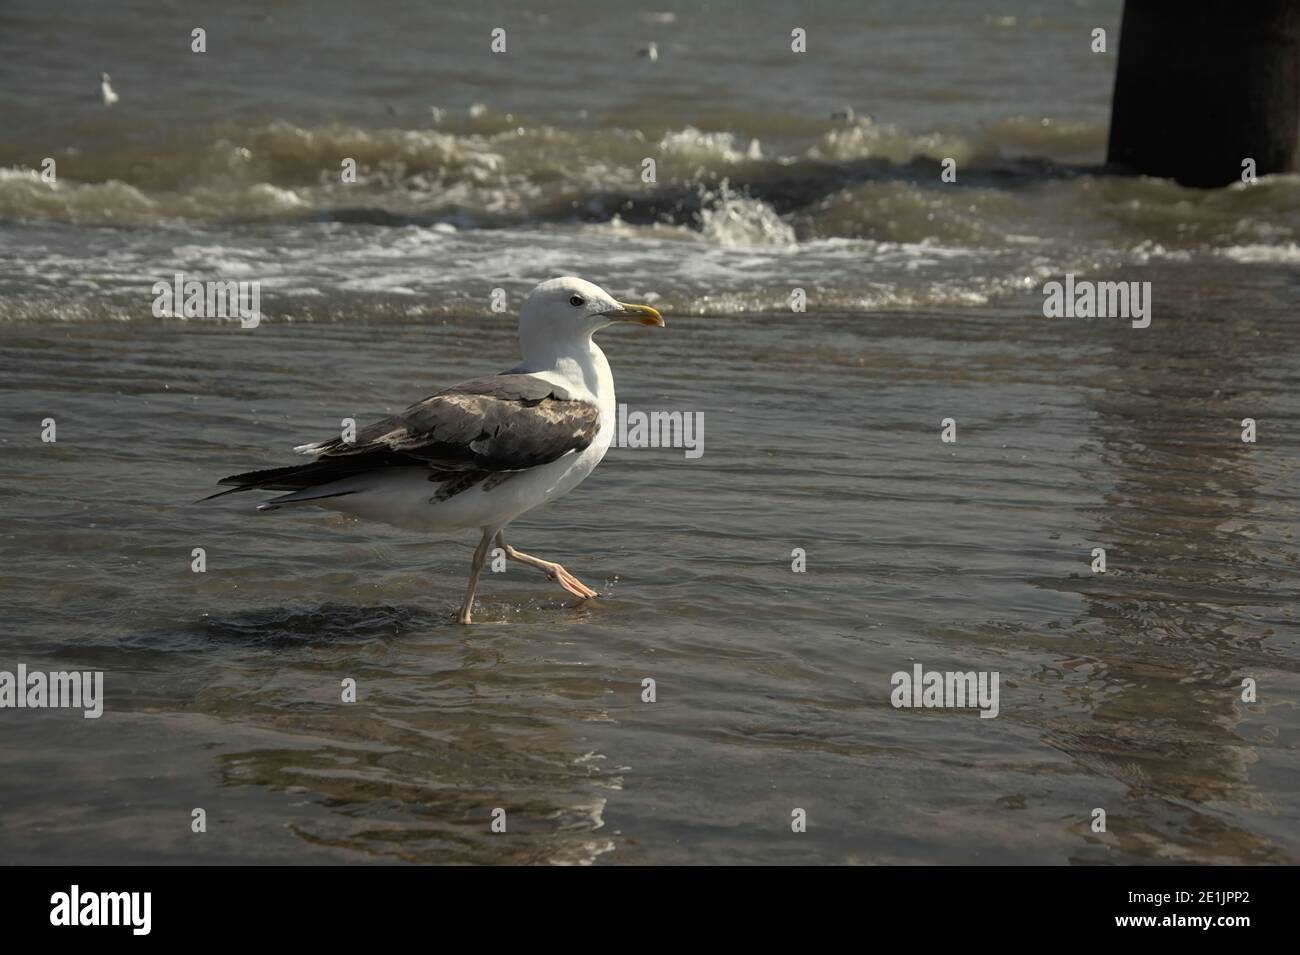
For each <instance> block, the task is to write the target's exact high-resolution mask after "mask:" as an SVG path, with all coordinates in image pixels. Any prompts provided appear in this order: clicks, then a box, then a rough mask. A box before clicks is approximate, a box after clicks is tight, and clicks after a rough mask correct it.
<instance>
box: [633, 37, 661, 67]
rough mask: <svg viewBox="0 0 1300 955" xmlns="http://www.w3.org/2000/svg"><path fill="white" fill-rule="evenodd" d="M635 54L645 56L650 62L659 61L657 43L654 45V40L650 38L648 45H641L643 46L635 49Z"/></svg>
mask: <svg viewBox="0 0 1300 955" xmlns="http://www.w3.org/2000/svg"><path fill="white" fill-rule="evenodd" d="M636 55H637V56H641V57H645V58H646V59H647V60H649V61H650V62H651V63H658V62H659V47H658V46H657V45H655V42H654V41H653V40H651V41H650V45H649V46H643V47H641V48H640V49H638V50H637V51H636Z"/></svg>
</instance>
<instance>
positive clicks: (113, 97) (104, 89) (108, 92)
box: [99, 73, 118, 106]
mask: <svg viewBox="0 0 1300 955" xmlns="http://www.w3.org/2000/svg"><path fill="white" fill-rule="evenodd" d="M99 98H100V99H101V100H103V102H104V105H105V106H112V105H113V104H114V103H116V102H117V100H118V95H117V94H116V93H114V92H113V87H112V86H111V85H110V84H109V81H108V74H107V73H100V74H99Z"/></svg>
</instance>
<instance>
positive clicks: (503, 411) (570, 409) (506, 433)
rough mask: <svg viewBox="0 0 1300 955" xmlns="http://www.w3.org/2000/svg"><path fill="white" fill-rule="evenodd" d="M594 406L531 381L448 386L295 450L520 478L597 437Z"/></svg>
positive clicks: (496, 379) (508, 378) (515, 378)
mask: <svg viewBox="0 0 1300 955" xmlns="http://www.w3.org/2000/svg"><path fill="white" fill-rule="evenodd" d="M598 415H599V410H598V409H597V407H596V406H595V405H594V404H592V403H590V402H587V401H579V400H576V399H574V398H573V397H572V396H571V395H570V394H569V392H568V391H566V390H565V389H563V388H561V387H559V386H558V385H553V384H551V383H550V382H547V381H543V380H542V379H540V378H535V377H533V376H532V375H494V376H491V377H487V378H475V379H473V380H471V381H466V382H462V383H461V384H459V385H453V386H452V387H451V388H447V389H445V390H444V391H440V392H438V393H437V394H436V395H431V396H430V397H428V398H425V399H424V400H423V401H419V402H416V403H415V404H413V405H411V406H410V407H409V408H407V409H406V410H405V411H403V412H401V413H400V414H395V415H393V416H392V417H389V418H385V419H383V420H382V421H378V422H376V423H375V424H372V425H370V426H369V427H366V428H363V429H362V430H361V431H359V432H358V433H357V436H356V440H355V441H353V442H350V443H349V442H346V441H344V440H343V439H342V438H334V439H332V440H330V441H324V442H321V443H320V444H314V445H306V446H304V447H302V448H299V449H298V450H300V451H302V452H303V453H305V454H317V455H320V456H321V457H322V458H342V457H353V456H358V455H379V456H383V457H384V458H385V459H388V458H390V457H391V456H392V455H399V456H401V457H404V458H409V459H410V460H411V463H426V464H428V465H429V466H430V467H431V468H433V469H435V470H440V471H443V470H450V471H459V470H466V471H522V470H525V469H527V468H535V467H537V466H538V465H541V464H548V463H550V462H551V461H554V460H556V459H557V458H560V457H562V456H563V455H565V454H568V453H570V452H574V451H581V450H583V449H584V448H586V447H587V446H588V445H589V444H591V442H592V439H593V438H594V437H595V436H596V419H597V417H598Z"/></svg>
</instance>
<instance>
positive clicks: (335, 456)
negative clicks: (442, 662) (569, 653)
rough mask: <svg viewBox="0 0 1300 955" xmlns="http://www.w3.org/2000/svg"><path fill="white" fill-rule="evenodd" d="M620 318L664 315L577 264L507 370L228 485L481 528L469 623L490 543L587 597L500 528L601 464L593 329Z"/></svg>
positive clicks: (605, 421)
mask: <svg viewBox="0 0 1300 955" xmlns="http://www.w3.org/2000/svg"><path fill="white" fill-rule="evenodd" d="M615 322H633V323H636V324H640V325H657V326H662V325H663V324H664V320H663V317H662V316H661V315H660V314H659V312H658V311H656V310H655V309H653V308H651V307H650V306H649V305H627V304H624V303H622V302H618V301H616V300H615V299H614V298H613V296H611V295H610V294H609V293H608V292H606V291H605V290H604V289H602V288H601V287H600V286H598V285H593V284H592V283H591V282H587V281H584V280H583V279H580V278H574V277H572V276H568V277H564V278H555V279H551V280H549V281H547V282H543V283H542V284H541V285H538V286H537V287H536V288H535V289H533V290H532V292H531V293H529V295H528V298H527V300H526V301H525V302H524V304H523V308H522V309H520V312H519V348H520V352H521V354H522V355H523V361H522V362H520V363H519V364H518V365H515V366H514V367H513V368H511V369H509V370H508V371H504V372H502V373H501V374H499V375H489V376H487V377H483V378H474V379H471V380H469V381H464V382H461V383H460V384H458V385H453V386H452V387H450V388H445V389H443V390H442V391H439V392H438V393H437V394H435V395H432V396H430V397H428V398H425V399H424V400H423V401H417V402H416V403H415V404H413V405H411V406H410V407H409V408H407V409H406V410H405V411H403V412H401V413H400V414H396V415H393V416H392V417H389V418H385V419H383V420H382V421H378V422H376V423H375V424H372V425H370V426H368V427H366V428H363V429H361V430H360V431H358V432H357V433H356V434H355V436H354V437H353V440H350V441H349V440H344V438H343V437H338V438H331V439H329V440H327V441H320V442H317V443H315V444H304V445H300V446H299V447H297V448H295V449H294V450H295V451H298V452H299V453H302V454H310V455H313V456H314V458H315V459H314V460H313V461H311V462H310V463H308V464H299V465H293V466H290V467H282V468H270V469H267V470H261V471H249V472H247V473H245V474H235V475H232V476H230V477H227V478H222V479H221V480H220V481H218V482H217V483H218V485H221V486H230V490H227V491H218V492H217V493H216V494H213V495H212V496H211V497H207V498H204V500H205V501H206V500H211V499H212V498H214V497H221V496H223V495H225V494H234V493H236V492H239V491H251V490H255V489H256V490H271V491H287V492H288V493H286V494H281V495H279V496H278V497H273V498H270V499H269V500H267V501H265V502H263V503H262V504H259V505H258V508H257V509H258V510H259V511H273V510H278V509H279V508H283V507H289V506H294V507H297V506H301V505H315V506H318V507H324V508H328V509H330V510H335V511H341V512H343V513H345V514H352V515H355V516H356V517H360V518H362V519H364V520H371V521H380V522H383V523H386V524H390V525H393V526H396V527H402V528H407V529H411V530H417V531H424V532H432V533H441V532H447V531H456V530H469V529H476V530H478V531H479V532H480V534H481V537H480V539H479V543H478V547H477V548H475V550H474V557H473V560H472V562H471V563H470V574H469V589H468V591H467V592H466V594H465V600H464V603H463V604H462V605H461V608H460V617H459V620H460V622H461V623H462V624H469V623H471V622H472V621H471V611H472V609H473V605H474V591H475V588H476V587H477V585H478V578H479V574H480V572H481V571H482V570H483V562H484V560H485V559H486V557H487V554H488V548H489V546H490V545H491V543H492V541H493V540H495V541H496V545H497V547H499V548H501V549H502V551H503V553H504V554H505V557H506V559H508V560H513V561H518V562H519V563H522V564H527V565H529V566H531V567H536V568H538V569H539V570H541V571H543V572H544V573H545V574H546V576H547V577H549V578H550V579H551V580H553V581H555V582H556V583H558V584H559V585H560V586H561V587H563V588H564V589H565V590H566V591H568V592H569V593H570V594H572V595H573V596H575V597H578V598H579V599H586V598H589V597H595V596H596V591H594V590H592V589H591V588H590V587H588V586H587V585H586V584H584V583H583V582H582V581H580V580H579V579H578V578H577V577H574V576H573V575H572V574H570V573H569V572H568V571H567V570H565V569H564V568H563V567H562V566H560V565H559V564H557V563H553V562H552V561H549V560H543V559H542V558H540V557H533V556H531V555H529V554H525V553H522V552H520V551H517V550H515V549H514V548H513V547H511V546H510V545H509V544H507V543H506V540H505V536H504V534H503V531H504V529H505V528H506V526H507V525H508V524H510V522H511V521H513V520H514V519H515V518H517V517H519V516H520V515H521V514H525V513H527V512H528V511H531V510H532V509H533V508H535V507H540V506H541V505H543V504H546V503H548V502H550V501H553V500H555V499H556V498H557V497H559V496H560V495H562V494H565V493H567V492H569V491H571V490H573V489H574V488H575V487H577V486H578V485H579V484H580V483H582V481H583V479H584V478H586V476H587V475H588V474H590V473H591V472H592V470H593V469H594V468H595V467H596V465H597V464H599V463H600V459H601V458H603V457H604V456H605V452H606V451H607V450H608V449H609V445H610V441H611V439H612V438H613V435H614V429H615V424H616V422H615V415H616V410H615V409H616V405H615V402H614V379H613V377H612V375H611V374H610V370H609V362H608V361H606V359H605V353H604V352H603V351H601V350H600V346H599V345H597V344H596V343H595V342H594V341H592V335H593V334H594V333H595V332H598V331H600V330H601V329H602V328H605V327H606V326H608V325H612V324H614V323H615Z"/></svg>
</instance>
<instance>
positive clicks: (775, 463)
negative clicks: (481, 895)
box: [0, 265, 1300, 864]
mask: <svg viewBox="0 0 1300 955" xmlns="http://www.w3.org/2000/svg"><path fill="white" fill-rule="evenodd" d="M1121 277H1122V278H1123V279H1125V280H1134V279H1144V278H1150V279H1152V280H1153V281H1154V283H1155V287H1156V289H1157V294H1158V295H1160V292H1161V290H1162V289H1177V290H1178V295H1177V299H1178V301H1177V302H1173V301H1169V299H1171V298H1173V297H1174V296H1173V294H1172V293H1168V294H1166V295H1165V296H1164V297H1163V298H1160V299H1158V302H1159V304H1158V306H1157V312H1156V316H1155V319H1154V321H1153V323H1152V326H1151V328H1149V329H1146V330H1134V329H1131V328H1129V327H1128V324H1127V323H1126V322H1122V321H1113V320H1111V321H1104V320H1094V321H1092V322H1084V321H1082V320H1076V321H1069V320H1047V319H1044V318H1042V317H1041V313H1040V312H1039V307H1040V305H1041V298H1040V297H1039V296H1038V295H1037V294H1028V295H1024V296H1020V297H1017V298H1014V299H1013V300H1011V301H1009V302H1006V303H1003V304H1001V305H998V306H988V307H979V308H971V309H961V310H958V309H945V310H933V311H924V312H895V313H885V314H840V313H837V314H815V313H809V314H806V315H798V316H795V315H789V314H758V315H755V314H744V315H678V316H673V315H671V314H670V315H668V316H667V318H668V321H669V326H668V328H666V329H664V330H662V332H661V333H658V334H656V333H655V332H656V331H658V330H655V331H651V330H640V329H619V330H614V331H612V332H607V333H605V334H604V336H603V344H604V345H605V348H606V350H607V352H608V354H609V355H610V359H611V362H612V364H613V367H614V373H615V378H616V381H617V383H618V387H619V400H620V401H621V402H624V403H626V404H627V405H628V406H629V407H630V408H645V409H681V410H691V411H701V412H703V413H704V418H705V422H706V428H705V453H704V455H703V456H702V457H701V458H699V459H698V460H687V459H686V458H685V457H684V455H683V453H682V452H681V451H680V450H671V449H659V450H633V449H615V450H613V451H611V452H610V454H609V456H608V457H607V458H606V460H605V462H604V463H603V464H602V465H601V467H600V468H599V469H598V470H597V471H596V473H595V474H594V475H593V476H592V478H590V479H589V480H588V482H587V483H586V484H585V485H584V486H583V487H581V488H580V489H579V490H578V491H576V492H574V493H573V494H571V495H570V496H569V497H567V498H565V499H564V500H562V501H560V502H558V503H557V504H555V505H553V506H551V507H549V508H547V509H545V510H543V511H540V512H535V513H533V514H531V515H528V516H527V517H525V518H524V519H522V520H521V521H519V522H518V523H517V524H516V525H515V527H514V534H513V537H514V540H513V542H514V543H515V544H516V545H517V546H519V547H521V548H522V549H525V550H528V551H531V552H534V553H539V554H542V555H544V556H548V557H551V558H553V559H557V560H560V561H561V562H563V563H564V564H565V565H566V566H567V567H569V569H570V570H572V571H573V572H574V573H576V574H577V575H578V576H580V577H582V578H583V579H584V580H585V581H587V582H588V583H589V584H591V585H593V586H596V587H597V588H598V589H599V590H600V591H601V593H602V597H601V599H599V600H596V601H593V602H590V603H588V604H586V605H583V606H581V607H576V608H575V607H573V606H571V604H570V603H569V601H568V599H567V597H566V595H564V594H563V593H562V592H561V591H560V590H559V589H558V588H557V587H555V586H554V585H552V584H550V583H549V582H548V581H547V580H545V578H543V577H542V576H541V575H540V574H537V573H536V572H532V571H530V570H528V569H527V568H523V569H520V568H517V567H514V566H512V567H511V568H510V569H509V571H508V572H507V573H505V574H503V575H486V579H485V581H484V582H483V584H482V586H481V587H480V592H479V593H480V604H479V609H478V611H477V617H478V619H479V620H481V621H482V623H481V624H480V625H477V626H475V627H473V628H472V629H468V630H467V629H464V628H461V627H459V626H457V625H456V624H455V623H454V612H455V607H456V605H457V602H458V601H459V599H460V596H461V593H462V588H463V585H464V577H465V573H466V569H467V565H468V560H469V555H470V547H471V544H472V542H471V541H469V540H468V539H459V540H453V541H438V540H428V539H424V538H421V537H418V536H416V535H413V534H406V533H403V532H400V531H395V530H392V529H389V528H385V527H377V526H376V527H371V526H366V525H361V524H357V523H354V522H350V521H348V520H346V519H344V518H341V517H338V516H334V515H329V514H326V513H324V512H310V513H306V512H302V513H298V514H296V515H292V514H284V513H277V514H273V515H256V514H254V513H253V511H252V504H253V503H254V502H253V501H251V500H250V499H249V497H248V496H245V497H242V498H240V497H235V498H228V499H224V500H222V501H218V502H211V503H209V504H205V505H202V506H197V505H192V504H191V503H189V502H191V501H193V500H194V499H195V498H197V497H199V496H201V495H202V494H204V493H207V492H208V491H209V490H210V488H211V485H212V483H213V481H214V480H215V479H216V478H218V477H220V476H222V475H225V474H228V473H232V472H235V471H238V470H241V469H244V468H248V467H254V466H259V465H260V466H272V465H275V464H280V463H289V462H290V461H291V459H292V455H291V454H290V452H289V448H290V447H291V446H292V445H294V444H297V443H299V442H301V441H305V440H311V439H316V438H320V437H323V436H325V435H327V434H329V433H331V432H333V431H334V430H335V429H336V428H337V422H338V421H339V419H340V418H342V417H345V416H348V415H354V416H356V417H357V418H358V420H359V421H364V420H367V419H371V418H373V417H376V416H378V415H380V414H382V413H385V412H388V411H391V410H396V409H397V408H399V407H400V406H401V405H403V404H405V403H406V402H407V401H409V400H414V399H416V398H418V397H421V396H423V395H425V394H427V393H430V392H431V391H433V390H435V389H436V388H437V387H440V386H441V385H443V384H446V383H449V382H452V381H456V380H460V379H462V378H465V377H469V376H471V375H472V374H478V373H482V372H487V371H493V370H496V369H498V368H501V367H505V366H506V365H508V364H509V363H510V362H511V361H512V360H513V356H514V341H513V328H512V327H511V323H510V322H509V321H506V320H502V319H497V318H493V319H490V320H488V319H484V318H482V317H480V316H477V315H476V316H473V317H470V316H460V317H457V316H451V317H443V316H441V315H439V316H436V317H431V316H428V315H424V316H421V315H419V314H414V315H410V316H407V317H404V318H401V317H393V316H392V315H387V316H385V317H384V318H383V320H379V319H375V320H373V321H364V320H363V321H355V322H349V323H337V324H332V323H327V322H320V323H315V322H285V321H275V320H273V319H272V320H268V321H266V322H264V324H263V325H262V326H261V327H259V328H258V329H256V330H242V329H239V328H237V327H235V326H233V325H231V326H223V325H218V324H214V323H204V322H190V323H185V322H179V321H169V320H166V321H151V320H148V319H141V320H138V321H131V322H111V323H98V322H93V321H88V322H84V323H80V324H72V323H46V324H38V323H25V322H10V323H8V324H4V325H2V326H0V362H3V367H5V368H6V370H7V373H6V375H5V378H4V380H3V382H0V392H2V397H3V402H2V404H0V408H2V409H3V410H2V411H0V416H2V420H3V423H4V432H3V434H0V442H2V443H3V454H0V515H2V517H3V519H2V520H0V527H2V528H3V530H2V531H0V592H3V595H4V598H3V600H4V605H5V619H6V623H7V626H6V632H7V635H8V639H7V641H6V642H7V651H6V654H5V661H6V663H9V662H16V661H23V662H25V663H27V665H28V666H29V668H38V667H44V668H48V669H56V668H57V669H66V668H73V667H75V668H82V669H102V670H104V671H105V683H106V693H107V701H106V706H105V714H104V716H103V718H101V719H99V720H83V719H82V718H81V716H80V714H79V713H75V712H55V711H24V712H23V713H22V714H21V718H20V719H19V718H15V713H12V712H11V713H10V714H9V716H8V717H7V718H6V719H5V720H3V721H0V779H3V780H4V782H3V784H0V805H2V810H0V859H2V860H4V861H43V862H72V861H77V862H103V863H107V862H175V861H194V862H215V861H236V860H246V861H263V862H270V861H276V862H307V861H363V862H365V861H370V862H384V861H407V862H480V863H494V862H562V863H586V862H591V861H597V862H600V863H609V862H615V863H642V862H653V863H667V862H687V863H700V862H713V863H717V862H733V863H734V862H849V863H898V862H907V863H912V862H993V863H1009V862H1017V863H1043V862H1046V863H1075V864H1091V863H1107V862H1128V863H1133V862H1150V861H1169V862H1191V861H1196V862H1296V861H1298V860H1300V839H1298V838H1297V835H1296V833H1297V832H1300V825H1297V823H1300V807H1298V805H1297V803H1298V800H1297V797H1296V792H1297V789H1298V787H1297V782H1298V775H1297V773H1298V770H1300V759H1298V758H1297V749H1296V745H1297V729H1298V728H1300V716H1298V715H1297V708H1296V700H1297V687H1298V683H1300V679H1298V677H1300V654H1298V648H1297V628H1296V622H1295V603H1296V600H1295V598H1296V594H1297V592H1300V587H1297V583H1298V577H1300V574H1298V570H1300V568H1298V559H1297V549H1296V530H1297V525H1298V524H1300V519H1298V516H1297V502H1298V498H1297V489H1296V485H1295V480H1294V469H1295V466H1296V464H1297V459H1298V456H1300V443H1298V442H1297V438H1296V433H1295V430H1294V427H1293V424H1292V423H1293V422H1295V421H1296V420H1297V415H1298V414H1300V401H1298V399H1297V394H1300V388H1297V385H1298V384H1300V381H1298V380H1297V378H1298V375H1297V368H1298V367H1300V364H1298V363H1297V357H1298V356H1297V337H1296V335H1295V330H1294V326H1293V322H1294V319H1295V315H1294V307H1293V304H1292V303H1294V301H1295V300H1296V296H1297V292H1298V291H1300V289H1298V288H1297V284H1296V279H1295V278H1294V276H1293V275H1292V274H1290V273H1289V272H1287V271H1285V270H1282V269H1271V268H1268V267H1264V266H1259V267H1241V266H1235V267H1234V268H1233V269H1231V270H1229V269H1224V270H1223V271H1222V272H1220V273H1219V274H1216V275H1213V276H1206V275H1204V274H1198V273H1197V272H1196V271H1195V270H1193V269H1191V268H1188V269H1184V270H1182V271H1179V270H1178V267H1177V266H1176V265H1162V266H1160V267H1159V269H1155V268H1153V269H1151V270H1148V271H1147V272H1145V273H1143V272H1141V271H1140V270H1128V271H1126V272H1125V273H1124V275H1123V276H1121ZM642 332H645V334H642ZM46 416H53V417H55V418H56V419H57V422H58V442H57V444H53V445H47V444H42V443H40V441H39V422H40V421H41V419H42V418H44V417H46ZM945 417H953V418H955V419H956V421H957V425H958V440H957V443H956V444H953V445H948V444H943V443H942V442H941V441H940V440H939V422H940V420H941V419H943V418H945ZM1244 417H1254V418H1256V419H1257V421H1258V422H1259V435H1260V437H1259V442H1258V443H1257V444H1254V445H1248V444H1243V443H1242V442H1241V440H1240V432H1241V427H1240V421H1241V419H1242V418H1244ZM1096 546H1103V547H1105V548H1106V550H1107V564H1108V568H1107V572H1106V573H1105V574H1104V575H1102V574H1093V573H1092V572H1091V571H1090V566H1089V565H1090V562H1091V559H1092V558H1091V553H1090V552H1091V550H1092V548H1093V547H1096ZM194 547H203V548H205V550H206V554H207V572H206V573H204V574H195V573H192V572H191V569H190V561H191V556H190V555H191V551H192V549H193V548H194ZM796 547H802V548H805V549H806V552H807V572H806V573H805V574H802V575H798V574H794V573H792V572H791V551H792V549H793V548H796ZM915 663H921V664H922V665H924V667H925V668H927V669H938V670H963V671H964V670H972V669H974V670H996V671H998V672H999V673H1000V674H1001V700H1000V713H999V716H998V717H997V718H996V719H980V718H979V716H978V713H977V712H976V711H974V710H966V711H954V710H906V709H895V708H893V707H892V706H891V705H890V689H891V687H890V676H891V674H892V673H894V672H896V671H899V670H908V671H910V670H911V668H912V666H913V665H914V664H915ZM348 677H351V678H353V679H355V680H356V681H357V683H358V687H359V699H358V701H357V702H356V703H354V704H346V705H345V704H342V703H340V702H339V693H340V690H339V686H340V681H342V680H343V679H345V678H348ZM646 677H651V678H653V679H654V680H655V681H656V689H657V701H656V702H654V703H643V702H642V701H641V692H642V691H641V683H642V680H643V679H645V678H646ZM1246 677H1251V678H1253V679H1255V680H1256V681H1257V682H1258V685H1259V700H1258V702H1256V703H1243V702H1242V701H1241V691H1240V684H1241V681H1242V680H1243V678H1246ZM195 807H202V808H204V809H205V810H206V812H207V818H208V831H207V833H205V834H202V835H196V834H192V833H191V832H190V814H191V810H192V809H193V808H195ZM495 807H501V808H504V809H505V810H506V812H507V814H508V832H507V833H506V834H504V835H494V834H492V833H491V832H490V831H489V822H490V818H491V817H490V814H491V811H492V809H493V808H495ZM795 808H803V809H805V810H806V811H807V814H808V831H807V832H806V833H805V834H802V835H794V834H792V833H791V831H790V819H791V811H792V810H793V809H795ZM1094 808H1104V809H1105V810H1106V813H1107V829H1108V831H1107V832H1106V833H1104V834H1101V833H1094V832H1092V831H1091V830H1090V826H1089V824H1090V822H1091V819H1092V815H1091V814H1092V811H1093V809H1094Z"/></svg>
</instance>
